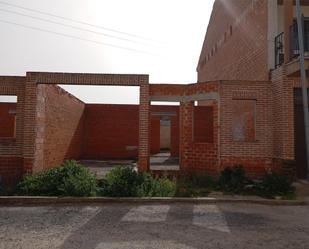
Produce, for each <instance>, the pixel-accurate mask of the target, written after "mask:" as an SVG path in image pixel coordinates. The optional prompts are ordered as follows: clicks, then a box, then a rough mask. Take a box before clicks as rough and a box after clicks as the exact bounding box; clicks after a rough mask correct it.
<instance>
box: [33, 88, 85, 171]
mask: <svg viewBox="0 0 309 249" xmlns="http://www.w3.org/2000/svg"><path fill="white" fill-rule="evenodd" d="M38 93H39V94H38V100H39V101H40V104H41V107H42V106H43V107H44V108H42V109H41V110H40V109H38V119H42V122H41V123H38V125H39V127H38V129H40V130H41V131H42V139H43V144H42V146H43V148H42V153H43V155H42V156H43V158H42V159H43V160H42V161H41V163H42V165H39V167H40V168H41V169H48V168H50V167H54V166H57V165H60V164H61V163H62V162H63V161H64V160H66V159H79V158H80V156H81V154H82V144H83V141H82V139H83V128H84V115H83V114H84V109H85V104H84V103H83V102H81V101H80V100H78V99H77V98H75V97H74V96H72V95H70V94H69V93H67V92H66V91H65V90H63V89H62V88H60V87H58V86H55V85H38ZM42 102H43V103H42ZM38 106H39V105H38ZM38 121H39V120H38ZM37 149H38V148H37Z"/></svg>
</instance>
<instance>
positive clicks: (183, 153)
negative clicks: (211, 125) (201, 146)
mask: <svg viewBox="0 0 309 249" xmlns="http://www.w3.org/2000/svg"><path fill="white" fill-rule="evenodd" d="M193 106H194V103H193V102H181V103H180V113H179V116H180V139H179V141H180V151H179V157H180V169H181V170H186V169H188V168H190V167H191V165H190V164H191V162H192V156H193V155H192V154H191V149H192V148H191V147H192V139H193V133H192V125H193V123H192V115H193Z"/></svg>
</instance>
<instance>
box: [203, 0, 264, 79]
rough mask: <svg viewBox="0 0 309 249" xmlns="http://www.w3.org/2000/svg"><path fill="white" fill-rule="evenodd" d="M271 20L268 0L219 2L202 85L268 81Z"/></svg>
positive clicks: (212, 21) (205, 53) (208, 40)
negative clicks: (205, 82)
mask: <svg viewBox="0 0 309 249" xmlns="http://www.w3.org/2000/svg"><path fill="white" fill-rule="evenodd" d="M267 16H268V14H267V0H259V1H252V0H228V1H226V0H216V1H215V4H214V8H213V12H212V15H211V18H210V22H209V26H208V29H207V33H206V36H205V40H204V45H203V48H202V52H201V55H200V60H199V64H198V68H197V71H198V82H204V81H213V80H268V68H267V46H268V45H267Z"/></svg>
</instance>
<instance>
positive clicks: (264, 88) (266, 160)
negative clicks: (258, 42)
mask: <svg viewBox="0 0 309 249" xmlns="http://www.w3.org/2000/svg"><path fill="white" fill-rule="evenodd" d="M220 96H221V106H220V108H221V116H220V123H221V128H220V155H221V157H220V158H221V169H223V168H225V167H231V166H234V165H236V164H242V165H243V166H244V167H245V169H246V170H247V172H248V173H249V175H252V176H256V175H258V174H261V173H262V172H263V173H264V172H265V171H266V170H268V169H271V168H272V160H273V150H274V147H276V146H278V145H277V144H274V141H273V125H274V122H273V112H272V91H271V84H270V82H268V81H261V82H259V81H254V82H252V81H229V82H226V81H224V82H222V83H221V92H220ZM240 100H254V101H256V106H255V136H254V137H255V139H254V140H244V141H237V140H235V139H233V132H232V129H233V112H234V110H233V106H234V101H236V102H237V103H238V102H239V101H240ZM245 103H248V104H249V105H251V102H250V101H249V102H244V104H245ZM249 123H250V122H249Z"/></svg>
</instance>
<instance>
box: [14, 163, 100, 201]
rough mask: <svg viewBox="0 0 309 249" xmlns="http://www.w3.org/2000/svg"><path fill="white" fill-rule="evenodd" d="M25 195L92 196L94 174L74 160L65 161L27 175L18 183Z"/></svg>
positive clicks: (94, 182) (94, 187) (94, 188)
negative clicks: (56, 165) (57, 165)
mask: <svg viewBox="0 0 309 249" xmlns="http://www.w3.org/2000/svg"><path fill="white" fill-rule="evenodd" d="M19 190H20V192H21V193H22V194H26V195H43V196H44V195H45V196H92V195H94V194H95V190H96V180H95V176H94V175H93V174H92V173H90V171H89V170H88V169H87V168H85V167H84V166H82V165H81V164H79V163H77V162H76V161H66V162H64V163H63V164H62V165H61V166H60V167H56V168H51V169H48V170H46V171H44V172H41V173H38V174H35V175H29V176H26V177H25V178H24V180H23V181H22V182H21V183H20V184H19Z"/></svg>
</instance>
